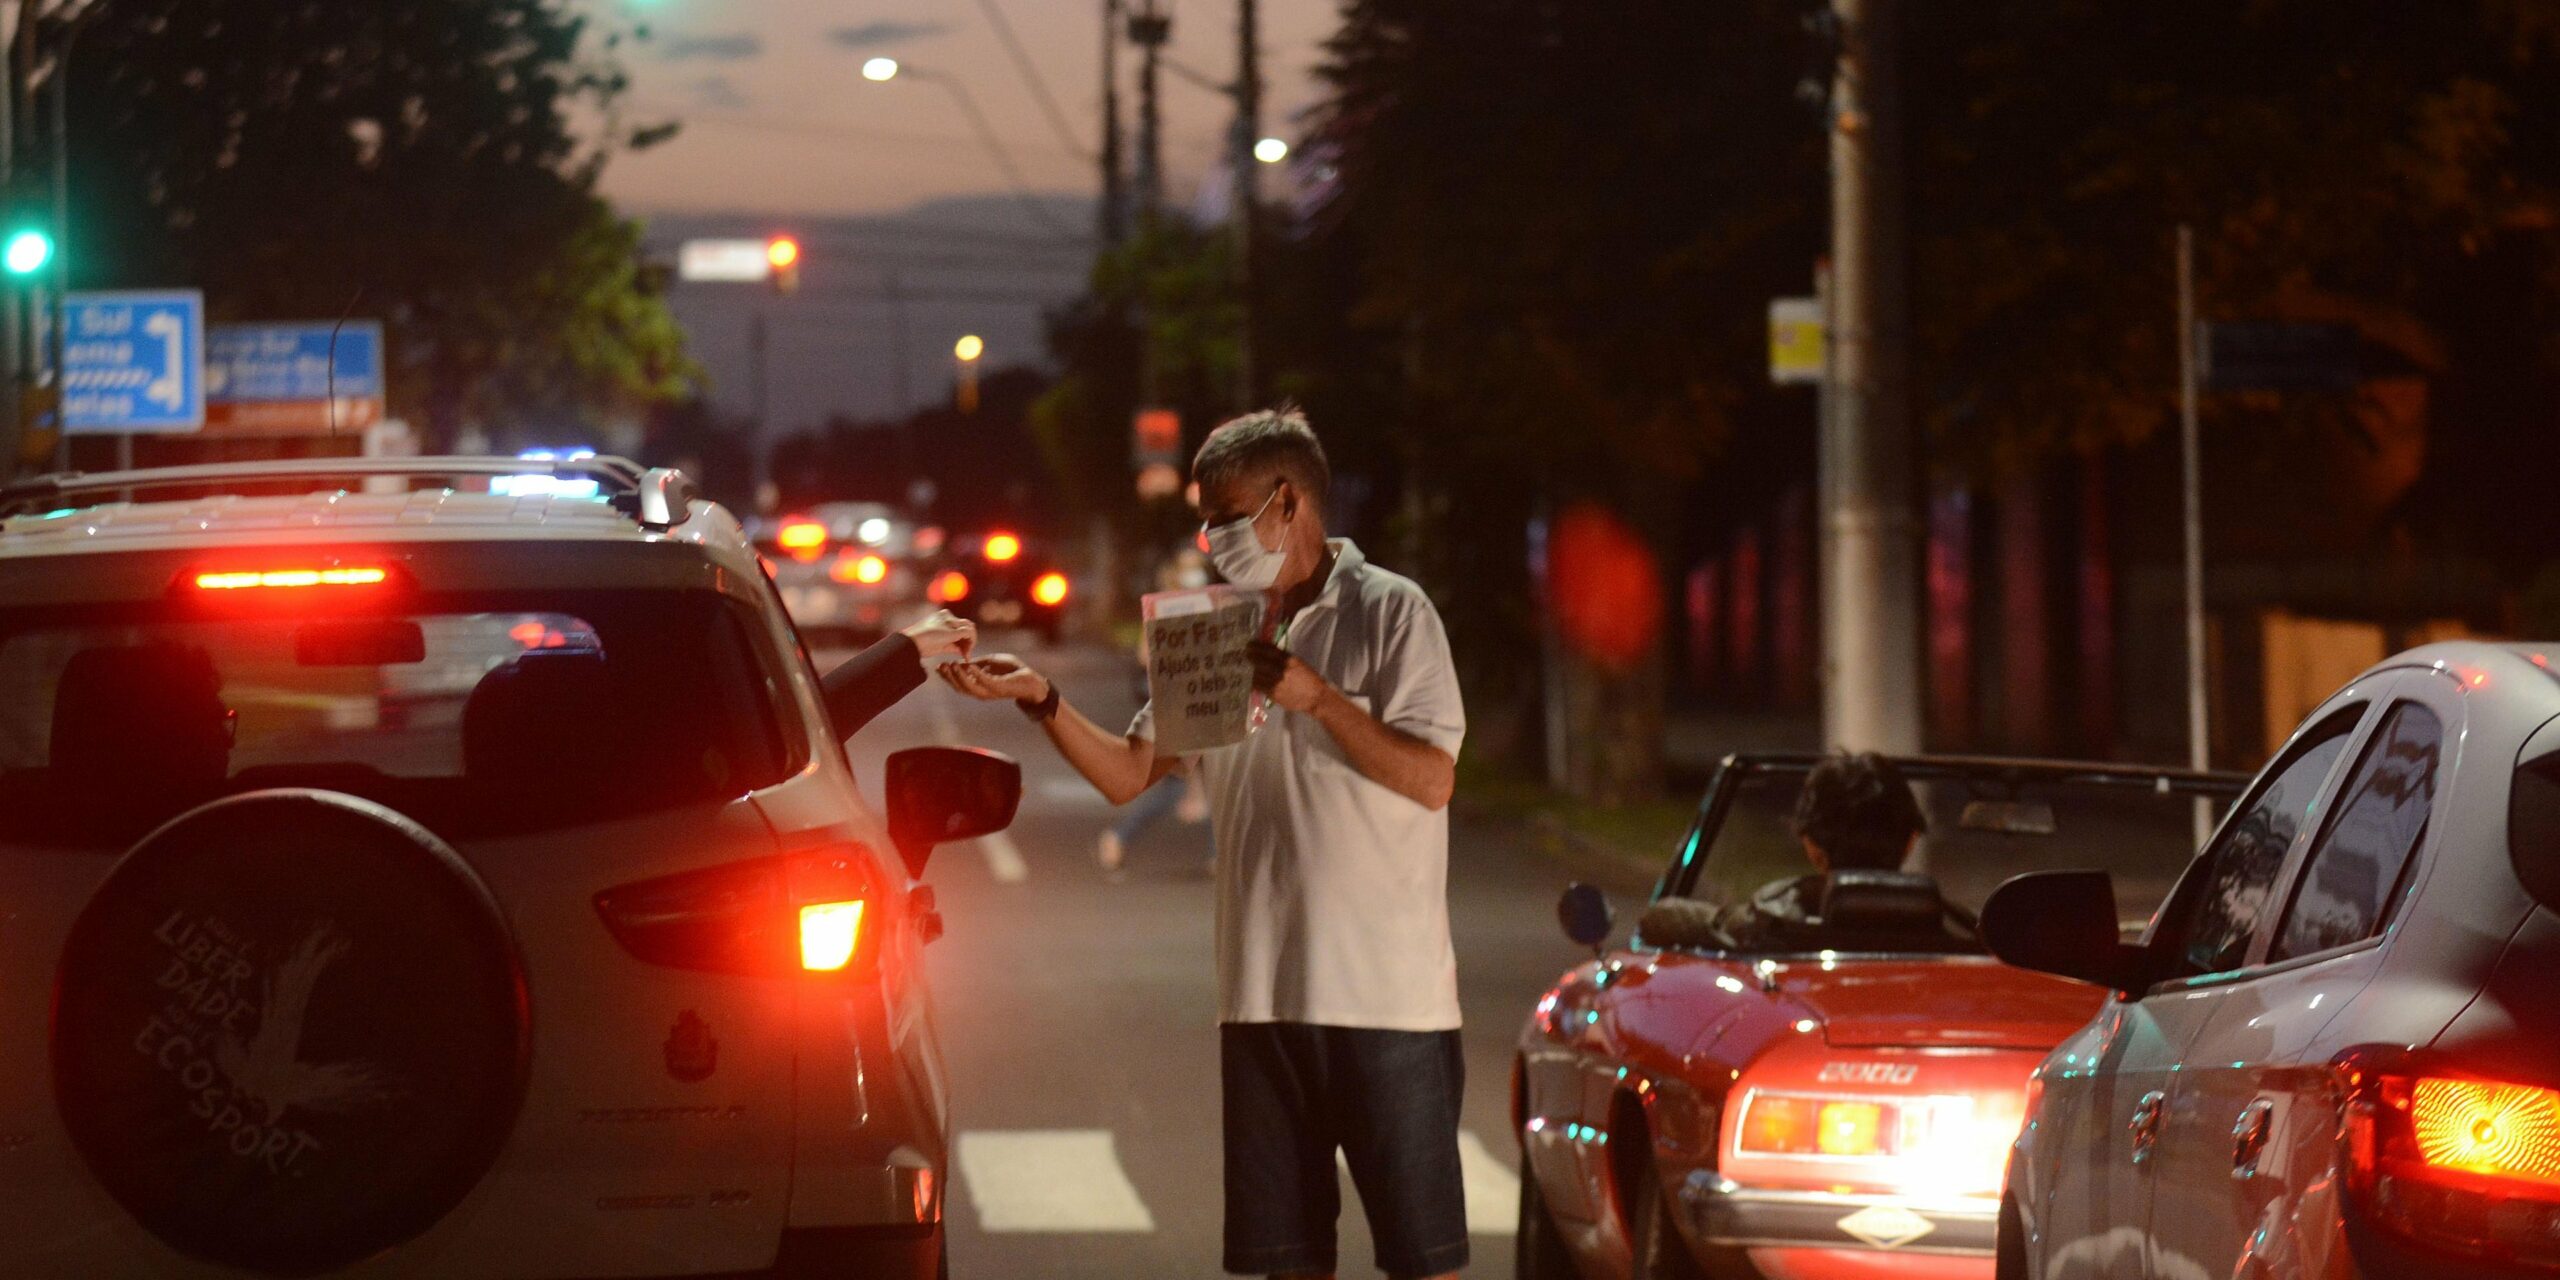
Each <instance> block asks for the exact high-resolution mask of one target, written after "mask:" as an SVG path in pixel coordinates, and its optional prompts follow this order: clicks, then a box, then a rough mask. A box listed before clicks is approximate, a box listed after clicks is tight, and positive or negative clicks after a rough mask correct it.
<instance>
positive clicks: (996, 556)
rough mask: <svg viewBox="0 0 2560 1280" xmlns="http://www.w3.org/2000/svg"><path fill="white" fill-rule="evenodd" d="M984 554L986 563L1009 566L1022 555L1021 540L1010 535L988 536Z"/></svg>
mask: <svg viewBox="0 0 2560 1280" xmlns="http://www.w3.org/2000/svg"><path fill="white" fill-rule="evenodd" d="M986 552H987V561H988V563H990V564H1010V563H1012V562H1013V560H1014V558H1015V557H1016V556H1019V555H1021V554H1022V539H1020V538H1017V537H1015V536H1013V535H1012V534H1010V533H991V534H988V535H987V545H986Z"/></svg>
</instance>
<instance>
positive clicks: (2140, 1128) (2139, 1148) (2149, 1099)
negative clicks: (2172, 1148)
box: [2125, 1089, 2169, 1164]
mask: <svg viewBox="0 0 2560 1280" xmlns="http://www.w3.org/2000/svg"><path fill="white" fill-rule="evenodd" d="M2168 1100H2169V1095H2168V1094H2165V1093H2162V1092H2161V1091H2159V1090H2158V1089H2154V1090H2152V1091H2151V1092H2149V1093H2146V1094H2144V1095H2142V1100H2141V1101H2140V1102H2136V1103H2134V1104H2133V1119H2132V1120H2131V1121H2130V1122H2128V1123H2127V1124H2126V1125H2125V1133H2126V1134H2127V1136H2128V1137H2130V1138H2131V1139H2132V1146H2133V1162H2134V1163H2135V1164H2144V1163H2147V1162H2149V1161H2150V1159H2151V1149H2152V1148H2153V1147H2155V1146H2158V1145H2159V1143H2160V1107H2161V1105H2162V1104H2163V1103H2166V1102H2167V1101H2168Z"/></svg>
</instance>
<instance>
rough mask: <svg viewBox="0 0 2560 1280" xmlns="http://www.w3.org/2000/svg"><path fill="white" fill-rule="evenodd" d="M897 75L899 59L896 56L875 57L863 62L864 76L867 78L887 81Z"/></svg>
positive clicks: (879, 81) (875, 80)
mask: <svg viewBox="0 0 2560 1280" xmlns="http://www.w3.org/2000/svg"><path fill="white" fill-rule="evenodd" d="M897 76H898V60H897V59H896V58H873V59H871V60H870V61H868V62H865V63H863V64H862V78H863V79H865V80H870V81H874V82H877V83H886V82H888V81H890V80H894V79H896V78H897Z"/></svg>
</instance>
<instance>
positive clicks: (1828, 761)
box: [1795, 751, 1929, 871]
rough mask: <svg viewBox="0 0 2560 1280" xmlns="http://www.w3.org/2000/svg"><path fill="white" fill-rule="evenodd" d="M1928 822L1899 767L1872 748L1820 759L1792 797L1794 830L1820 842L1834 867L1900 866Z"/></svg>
mask: <svg viewBox="0 0 2560 1280" xmlns="http://www.w3.org/2000/svg"><path fill="white" fill-rule="evenodd" d="M1928 825H1929V823H1928V819H1927V818H1925V817H1923V816H1921V813H1920V802H1919V801H1917V800H1915V799H1913V798H1912V796H1911V784H1910V783H1908V782H1905V781H1904V780H1903V777H1902V771H1901V770H1899V769H1896V768H1894V767H1893V764H1892V763H1891V762H1890V761H1888V760H1886V759H1885V758H1883V757H1882V756H1879V755H1876V754H1875V753H1873V752H1870V751H1861V752H1858V753H1856V754H1854V755H1853V754H1850V753H1848V752H1845V751H1841V752H1834V753H1833V754H1831V755H1829V756H1826V757H1824V758H1823V761H1822V763H1820V764H1817V765H1815V766H1814V767H1813V772H1811V773H1808V774H1806V775H1805V778H1804V790H1803V791H1801V792H1799V793H1798V794H1797V795H1796V813H1795V832H1796V834H1797V835H1798V836H1801V837H1803V838H1804V839H1807V840H1810V841H1812V842H1813V843H1814V844H1815V845H1817V846H1819V847H1820V848H1821V849H1822V852H1823V853H1824V855H1826V856H1827V857H1829V858H1830V859H1831V865H1832V868H1833V869H1834V870H1840V871H1894V870H1898V869H1900V868H1901V866H1902V855H1903V854H1904V853H1906V852H1908V851H1909V849H1910V847H1911V837H1913V836H1915V835H1918V834H1920V833H1921V832H1922V831H1924V830H1927V829H1928Z"/></svg>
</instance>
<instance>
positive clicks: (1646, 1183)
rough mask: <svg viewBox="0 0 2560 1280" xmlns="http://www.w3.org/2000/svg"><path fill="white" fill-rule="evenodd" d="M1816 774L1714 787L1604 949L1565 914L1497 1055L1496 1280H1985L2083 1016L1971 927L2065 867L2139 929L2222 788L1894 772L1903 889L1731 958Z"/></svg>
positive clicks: (1866, 878)
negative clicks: (1503, 1183) (1913, 836)
mask: <svg viewBox="0 0 2560 1280" xmlns="http://www.w3.org/2000/svg"><path fill="white" fill-rule="evenodd" d="M1819 760H1820V757H1818V756H1810V755H1781V754H1754V755H1739V756H1733V757H1728V758H1727V759H1726V760H1725V761H1724V763H1723V764H1722V765H1721V766H1720V767H1719V768H1718V770H1717V772H1716V774H1715V776H1714V778H1713V780H1712V781H1711V782H1710V783H1709V784H1708V787H1707V791H1706V795H1705V798H1704V799H1703V800H1702V801H1701V802H1700V805H1699V810H1698V818H1697V821H1696V822H1695V824H1694V825H1693V826H1692V827H1691V829H1690V831H1689V834H1688V836H1687V838H1686V839H1684V840H1683V841H1682V842H1681V843H1680V845H1679V847H1678V849H1677V851H1676V852H1675V853H1674V854H1673V856H1672V858H1671V859H1670V861H1669V864H1668V866H1667V868H1666V870H1665V871H1664V873H1663V876H1662V880H1661V883H1660V884H1659V886H1658V887H1657V888H1656V890H1655V895H1654V900H1653V903H1652V905H1651V906H1649V907H1648V908H1647V909H1646V910H1645V912H1644V915H1643V918H1642V919H1641V920H1640V921H1639V922H1638V924H1637V926H1636V933H1635V936H1634V937H1633V938H1632V939H1631V940H1629V941H1628V942H1627V943H1626V944H1625V945H1623V946H1621V947H1618V948H1614V949H1603V948H1604V946H1605V943H1606V939H1607V936H1608V928H1609V926H1608V909H1607V904H1606V903H1605V902H1604V901H1602V900H1601V899H1600V897H1599V894H1598V893H1597V891H1595V890H1593V889H1591V888H1590V887H1589V886H1585V885H1576V886H1574V887H1572V888H1571V889H1568V890H1566V892H1565V900H1564V902H1563V903H1562V904H1561V906H1560V911H1559V915H1560V917H1561V918H1562V920H1563V922H1564V924H1565V926H1566V930H1567V935H1568V936H1569V937H1571V938H1572V939H1573V940H1574V941H1575V942H1577V943H1579V944H1581V945H1583V946H1588V947H1592V948H1593V949H1594V950H1595V953H1596V958H1595V959H1593V960H1592V961H1590V962H1588V963H1585V964H1583V965H1582V966H1580V967H1578V968H1576V969H1575V970H1573V971H1572V972H1570V973H1568V974H1566V975H1565V976H1564V977H1563V978H1562V979H1561V980H1559V981H1558V982H1557V983H1556V985H1555V986H1554V987H1553V988H1551V989H1550V990H1549V991H1548V992H1547V993H1546V994H1545V996H1544V997H1543V998H1541V999H1540V1000H1539V1001H1538V1004H1537V1007H1536V1010H1535V1012H1534V1013H1533V1014H1532V1015H1531V1016H1530V1018H1529V1020H1528V1023H1527V1025H1526V1026H1525V1027H1524V1028H1523V1029H1522V1031H1521V1033H1520V1039H1519V1057H1518V1059H1517V1062H1516V1064H1515V1066H1514V1068H1513V1077H1512V1120H1513V1124H1514V1128H1515V1133H1516V1135H1517V1137H1518V1138H1519V1141H1520V1149H1521V1179H1520V1230H1519V1236H1518V1250H1519V1252H1518V1255H1517V1262H1518V1270H1517V1274H1518V1275H1519V1276H1520V1277H1521V1278H1522V1280H1601V1278H1602V1277H1609V1278H1612V1280H1614V1278H1616V1277H1630V1278H1631V1280H1763V1278H1765V1280H1869V1278H1878V1277H1885V1276H1892V1277H1900V1278H1903V1280H1991V1277H1992V1275H1993V1266H1994V1257H1993V1247H1994V1241H1995V1236H1996V1224H1997V1218H1998V1213H1999V1206H2000V1193H2001V1187H2002V1179H2003V1172H2004V1166H2005V1163H2006V1159H2007V1156H2008V1150H2009V1145H2010V1143H2011V1141H2012V1140H2013V1139H2015V1138H2016V1137H2017V1134H2018V1127H2019V1124H2020V1122H2021V1119H2022V1117H2024V1116H2025V1115H2026V1114H2027V1112H2028V1110H2029V1108H2030V1107H2031V1105H2032V1103H2031V1101H2030V1085H2029V1078H2030V1076H2031V1075H2032V1074H2033V1073H2034V1072H2035V1070H2036V1068H2037V1066H2038V1065H2039V1064H2040V1063H2042V1062H2044V1060H2045V1055H2046V1054H2047V1053H2048V1052H2050V1051H2051V1050H2052V1049H2053V1047H2054V1046H2055V1045H2056V1044H2058V1043H2061V1042H2062V1041H2063V1039H2064V1038H2065V1037H2067V1036H2070V1035H2071V1034H2072V1033H2073V1032H2074V1031H2075V1030H2077V1029H2078V1028H2079V1027H2080V1026H2081V1025H2082V1024H2084V1023H2086V1022H2087V1021H2088V1019H2089V1017H2090V1015H2091V1014H2093V1013H2095V1012H2096V1011H2097V1009H2098V1006H2099V1004H2100V1002H2101V1001H2102V999H2103V998H2104V993H2102V992H2100V991H2099V990H2097V989H2095V988H2093V987H2088V986H2084V985H2081V984H2078V983H2074V982H2070V981H2067V980H2064V979H2060V978H2056V977H2052V976H2049V975H2046V974H2041V973H2030V972H2027V971H2025V970H2022V969H2016V968H2011V967H2009V966H2007V965H2004V964H2001V963H1999V962H1998V961H1996V960H1994V959H1993V958H1992V957H1991V956H1990V955H1989V954H1987V953H1986V951H1985V948H1984V947H1983V944H1982V943H1981V941H1980V939H1979V936H1978V930H1977V928H1976V926H1975V921H1974V918H1973V912H1974V911H1975V910H1976V909H1978V907H1979V906H1980V904H1981V903H1982V902H1983V901H1984V900H1985V899H1986V898H1987V897H1988V896H1989V895H1990V893H1991V890H1992V888H1993V887H1994V886H1995V885H1998V884H2000V883H2001V882H2002V881H2003V880H2004V879H2006V878H2007V877H2009V876H2011V875H2013V874H2016V873H2018V872H2021V871H2025V870H2030V869H2043V868H2051V867H2056V866H2063V865H2070V864H2074V863H2078V862H2081V861H2084V860H2090V859H2097V860H2101V861H2104V862H2105V863H2107V864H2108V865H2111V866H2113V867H2115V868H2116V869H2117V874H2118V876H2119V881H2118V882H2119V883H2120V884H2121V885H2123V886H2124V887H2125V888H2126V890H2127V892H2128V903H2129V905H2130V906H2131V907H2132V908H2133V909H2134V910H2136V911H2142V910H2147V909H2148V905H2149V903H2150V902H2154V901H2157V900H2158V899H2159V898H2160V897H2161V896H2162V895H2165V894H2166V893H2167V892H2168V890H2169V887H2170V885H2171V884H2172V883H2173V882H2174V880H2175V878H2176V876H2177V874H2178V870H2179V868H2180V867H2181V866H2183V865H2184V864H2185V862H2186V860H2187V857H2188V854H2189V852H2190V850H2192V849H2193V847H2194V844H2193V834H2194V821H2195V809H2196V806H2197V805H2198V804H2199V803H2215V802H2221V801H2227V800H2228V799H2229V798H2230V797H2231V796H2233V795H2235V794H2237V793H2238V791H2239V789H2240V787H2241V786H2242V785H2243V782H2244V779H2242V778H2241V777H2239V776H2237V775H2223V774H2201V773H2190V772H2186V771H2183V770H2174V769H2150V768H2139V767H2132V766H2122V765H2098V764H2089V765H2083V764H2069V763H2062V762H2055V761H2041V760H1992V759H1975V758H1958V757H1926V756H1924V757H1912V758H1905V759H1902V760H1898V761H1896V762H1895V763H1896V764H1897V765H1898V767H1899V768H1900V770H1901V772H1902V774H1903V776H1904V777H1905V778H1906V779H1907V780H1908V781H1909V782H1910V784H1911V787H1912V791H1913V793H1914V797H1915V799H1917V800H1918V802H1919V804H1920V807H1921V810H1922V812H1923V813H1925V814H1926V815H1927V821H1928V826H1927V830H1926V832H1925V833H1924V834H1922V836H1921V837H1920V840H1919V842H1918V845H1917V847H1916V848H1915V850H1914V852H1913V853H1912V855H1911V856H1910V857H1909V858H1908V859H1907V860H1906V861H1905V863H1904V865H1903V867H1902V868H1901V869H1900V870H1898V871H1853V870H1835V871H1832V872H1831V873H1829V874H1828V875H1815V876H1810V877H1808V879H1809V880H1811V881H1815V882H1817V883H1816V884H1814V885H1813V886H1812V887H1813V888H1814V889H1815V890H1816V892H1815V893H1814V894H1813V895H1812V901H1813V902H1815V903H1817V904H1818V907H1817V908H1816V911H1815V912H1814V913H1813V914H1811V915H1809V916H1807V917H1806V918H1804V919H1802V920H1799V921H1796V922H1794V923H1793V924H1792V925H1790V926H1788V927H1786V928H1784V929H1775V928H1771V927H1765V926H1764V927H1759V928H1755V929H1746V930H1744V932H1745V933H1746V934H1747V935H1748V938H1749V941H1748V943H1747V944H1746V943H1743V942H1738V941H1737V940H1736V938H1735V937H1733V936H1732V933H1731V932H1730V930H1731V929H1732V926H1733V917H1732V916H1731V915H1729V914H1728V913H1726V912H1724V911H1722V910H1720V907H1719V904H1721V903H1726V902H1733V901H1738V900H1741V899H1743V898H1745V897H1748V896H1749V895H1751V894H1752V891H1753V889H1754V888H1755V887H1757V886H1759V885H1761V884H1762V883H1763V882H1764V881H1769V880H1772V879H1777V878H1781V877H1790V876H1801V875H1804V874H1805V873H1807V872H1808V871H1809V870H1810V867H1809V864H1808V863H1807V861H1806V858H1805V854H1804V848H1803V843H1802V841H1801V840H1799V839H1798V837H1797V836H1796V834H1795V831H1794V829H1793V827H1792V826H1791V823H1790V820H1789V819H1790V813H1791V811H1792V809H1793V807H1794V804H1795V800H1796V796H1797V793H1798V792H1799V791H1800V790H1802V788H1803V786H1804V780H1805V775H1806V774H1807V773H1809V772H1810V771H1811V770H1812V769H1813V767H1814V765H1815V764H1817V763H1818V762H1819ZM2111 932H2112V931H2111Z"/></svg>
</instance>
